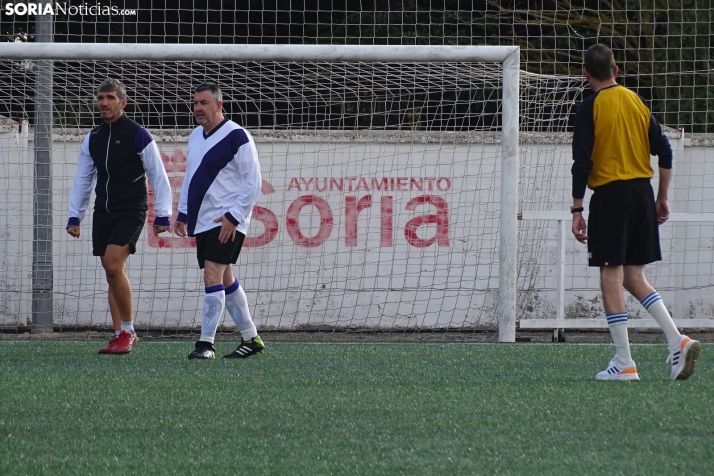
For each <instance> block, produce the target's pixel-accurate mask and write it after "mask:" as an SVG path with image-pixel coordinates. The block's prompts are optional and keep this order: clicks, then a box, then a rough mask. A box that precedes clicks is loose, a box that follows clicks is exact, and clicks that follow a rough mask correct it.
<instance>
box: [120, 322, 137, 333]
mask: <svg viewBox="0 0 714 476" xmlns="http://www.w3.org/2000/svg"><path fill="white" fill-rule="evenodd" d="M121 330H123V331H126V332H128V333H129V334H134V333H135V331H134V321H121Z"/></svg>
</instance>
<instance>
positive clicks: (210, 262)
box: [174, 83, 265, 359]
mask: <svg viewBox="0 0 714 476" xmlns="http://www.w3.org/2000/svg"><path fill="white" fill-rule="evenodd" d="M222 108H223V98H222V96H221V90H220V89H219V88H218V86H216V85H215V84H212V83H204V84H201V85H200V86H198V87H197V88H196V90H195V92H194V99H193V114H194V116H195V117H196V122H198V123H199V124H201V126H200V127H197V128H196V129H195V130H194V131H193V133H191V137H190V138H189V139H188V157H187V165H186V175H185V176H184V180H183V186H182V188H181V198H180V199H179V206H178V209H179V215H178V218H177V220H176V222H175V223H174V230H175V231H176V234H177V235H179V236H187V235H188V236H195V237H196V252H197V256H198V266H199V267H200V268H201V269H203V279H204V283H205V286H206V294H205V296H204V297H203V318H202V322H201V338H200V339H199V340H198V342H196V348H195V350H194V351H193V352H191V353H190V354H189V355H188V358H189V359H215V358H216V348H215V346H214V340H215V337H216V329H217V328H218V321H219V319H220V317H221V314H222V313H223V307H224V306H225V307H227V308H228V312H229V313H230V315H231V317H232V318H233V321H234V322H235V324H236V326H237V327H238V330H239V331H240V333H241V343H240V345H239V346H238V348H237V349H236V350H235V351H233V352H231V353H230V354H227V355H224V357H226V358H246V357H250V356H251V355H253V354H257V353H260V352H263V349H264V348H265V346H264V345H263V341H262V340H261V339H260V337H259V336H258V331H257V330H256V328H255V324H253V320H252V319H251V317H250V312H249V310H248V300H247V299H246V295H245V291H244V290H243V287H242V286H240V284H239V283H238V280H237V279H235V277H234V276H233V268H232V266H231V265H232V264H235V263H236V262H237V261H238V255H239V254H240V250H241V246H242V245H243V240H244V239H245V235H246V233H247V232H248V225H249V224H250V216H251V212H252V210H253V207H254V206H255V204H256V203H257V202H258V197H259V196H260V186H261V183H262V178H261V176H260V163H259V162H258V153H257V150H256V148H255V143H254V142H253V138H252V137H251V135H250V134H249V133H248V132H247V131H246V130H245V129H243V128H242V127H241V126H239V125H238V124H236V123H235V122H233V121H231V120H229V119H227V118H224V117H223V112H222Z"/></svg>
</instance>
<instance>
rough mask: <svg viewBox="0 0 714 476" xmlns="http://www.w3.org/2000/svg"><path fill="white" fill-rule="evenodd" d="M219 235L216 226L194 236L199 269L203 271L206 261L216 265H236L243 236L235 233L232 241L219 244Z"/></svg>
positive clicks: (219, 231)
mask: <svg viewBox="0 0 714 476" xmlns="http://www.w3.org/2000/svg"><path fill="white" fill-rule="evenodd" d="M220 233H221V227H220V226H218V227H216V228H212V229H210V230H208V231H204V232H202V233H198V234H197V235H196V257H197V258H198V267H199V268H201V269H203V267H204V266H205V264H206V261H211V262H213V263H218V264H236V262H237V261H238V255H240V250H241V248H242V247H243V240H244V239H245V235H244V234H243V233H241V232H239V231H236V237H235V239H234V240H233V241H228V242H226V243H221V242H220V241H218V235H220Z"/></svg>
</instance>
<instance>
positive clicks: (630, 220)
mask: <svg viewBox="0 0 714 476" xmlns="http://www.w3.org/2000/svg"><path fill="white" fill-rule="evenodd" d="M661 259H662V252H661V250H660V246H659V225H658V223H657V211H656V208H655V198H654V192H653V191H652V185H651V184H650V181H649V179H636V180H623V181H617V182H611V183H608V184H606V185H603V186H602V187H598V188H596V189H595V193H593V196H592V198H591V199H590V217H589V219H588V264H589V265H590V266H598V267H600V266H618V265H645V264H648V263H652V262H654V261H660V260H661Z"/></svg>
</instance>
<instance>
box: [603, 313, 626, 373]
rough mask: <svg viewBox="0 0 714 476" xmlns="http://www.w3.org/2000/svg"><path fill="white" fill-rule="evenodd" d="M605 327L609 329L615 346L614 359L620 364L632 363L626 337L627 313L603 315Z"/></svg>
mask: <svg viewBox="0 0 714 476" xmlns="http://www.w3.org/2000/svg"><path fill="white" fill-rule="evenodd" d="M605 317H607V325H608V327H609V328H610V335H611V336H612V343H613V344H615V357H617V360H619V361H620V363H621V364H629V363H630V362H632V355H630V339H629V338H628V336H627V312H617V313H614V314H605Z"/></svg>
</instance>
